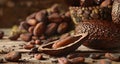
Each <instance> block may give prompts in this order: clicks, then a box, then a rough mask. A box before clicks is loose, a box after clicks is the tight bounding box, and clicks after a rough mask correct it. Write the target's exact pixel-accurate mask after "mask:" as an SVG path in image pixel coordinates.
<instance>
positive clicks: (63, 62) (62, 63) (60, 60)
mask: <svg viewBox="0 0 120 64" xmlns="http://www.w3.org/2000/svg"><path fill="white" fill-rule="evenodd" d="M58 63H59V64H71V63H70V62H69V61H68V59H66V58H64V57H62V58H58Z"/></svg>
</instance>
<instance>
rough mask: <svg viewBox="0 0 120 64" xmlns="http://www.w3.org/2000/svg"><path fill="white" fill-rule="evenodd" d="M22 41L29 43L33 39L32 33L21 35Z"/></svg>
mask: <svg viewBox="0 0 120 64" xmlns="http://www.w3.org/2000/svg"><path fill="white" fill-rule="evenodd" d="M20 38H21V40H23V41H25V42H29V41H30V40H31V39H32V34H31V33H23V34H21V35H20Z"/></svg>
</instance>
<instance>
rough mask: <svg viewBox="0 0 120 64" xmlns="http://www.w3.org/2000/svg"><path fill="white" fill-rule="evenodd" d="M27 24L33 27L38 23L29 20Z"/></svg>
mask: <svg viewBox="0 0 120 64" xmlns="http://www.w3.org/2000/svg"><path fill="white" fill-rule="evenodd" d="M26 22H27V23H28V24H29V25H31V26H35V25H36V24H37V21H36V20H35V19H29V20H27V21H26Z"/></svg>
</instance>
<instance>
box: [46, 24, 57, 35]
mask: <svg viewBox="0 0 120 64" xmlns="http://www.w3.org/2000/svg"><path fill="white" fill-rule="evenodd" d="M57 27H58V25H57V24H56V23H50V24H49V25H48V26H47V28H46V31H45V34H46V35H48V36H51V35H53V34H56V30H57Z"/></svg>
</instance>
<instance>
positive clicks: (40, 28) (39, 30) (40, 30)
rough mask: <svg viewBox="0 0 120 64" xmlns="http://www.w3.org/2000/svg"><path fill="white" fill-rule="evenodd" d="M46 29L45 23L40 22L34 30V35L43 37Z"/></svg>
mask: <svg viewBox="0 0 120 64" xmlns="http://www.w3.org/2000/svg"><path fill="white" fill-rule="evenodd" d="M45 28H46V24H45V23H44V22H39V23H38V24H37V25H36V26H35V28H34V30H33V35H35V36H41V35H42V34H43V33H44V32H45Z"/></svg>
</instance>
